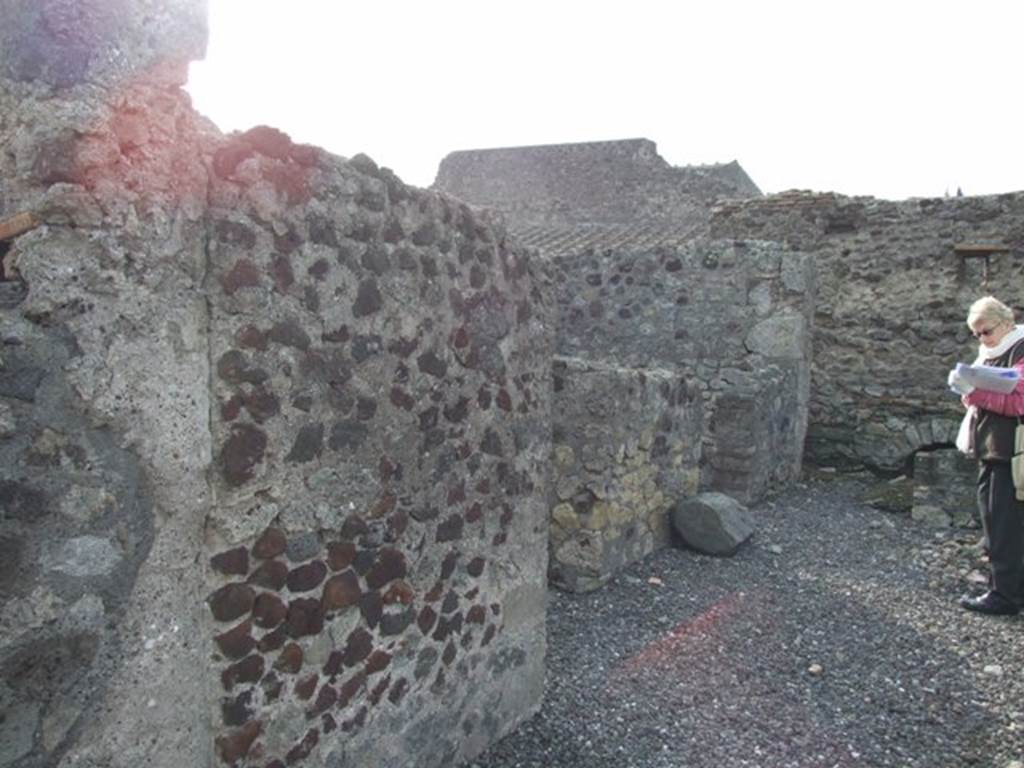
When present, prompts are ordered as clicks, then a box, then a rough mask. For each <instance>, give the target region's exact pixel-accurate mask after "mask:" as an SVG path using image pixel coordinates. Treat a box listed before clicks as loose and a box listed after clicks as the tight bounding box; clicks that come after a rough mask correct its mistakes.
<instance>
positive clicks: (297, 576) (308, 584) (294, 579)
mask: <svg viewBox="0 0 1024 768" xmlns="http://www.w3.org/2000/svg"><path fill="white" fill-rule="evenodd" d="M326 576H327V566H326V565H324V564H323V563H322V562H320V561H319V560H316V561H314V562H312V563H307V564H306V565H300V566H299V567H298V568H295V569H293V570H292V571H290V572H289V573H288V589H290V590H291V591H292V592H309V591H310V590H312V589H316V588H317V587H319V586H320V584H321V582H323V580H324V577H326Z"/></svg>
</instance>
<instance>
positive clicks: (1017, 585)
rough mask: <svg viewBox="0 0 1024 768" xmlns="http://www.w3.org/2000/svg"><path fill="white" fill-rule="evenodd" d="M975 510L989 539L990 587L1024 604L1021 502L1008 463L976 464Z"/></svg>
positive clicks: (983, 462)
mask: <svg viewBox="0 0 1024 768" xmlns="http://www.w3.org/2000/svg"><path fill="white" fill-rule="evenodd" d="M978 510H979V511H980V512H981V524H982V526H983V527H984V529H985V538H986V539H987V540H988V555H989V560H990V562H991V564H992V588H993V589H994V590H995V591H996V592H998V593H999V594H1001V595H1002V596H1003V597H1006V598H1009V599H1010V600H1013V601H1014V602H1016V603H1017V605H1021V604H1024V502H1022V501H1017V496H1016V491H1015V489H1014V487H1013V476H1012V475H1011V474H1010V464H1009V462H1001V461H980V462H978Z"/></svg>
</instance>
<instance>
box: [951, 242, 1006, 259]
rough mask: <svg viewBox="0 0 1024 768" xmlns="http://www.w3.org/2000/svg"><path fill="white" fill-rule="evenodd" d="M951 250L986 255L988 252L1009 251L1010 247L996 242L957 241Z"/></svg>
mask: <svg viewBox="0 0 1024 768" xmlns="http://www.w3.org/2000/svg"><path fill="white" fill-rule="evenodd" d="M953 250H954V251H955V252H956V253H959V254H962V255H964V256H986V255H988V254H990V253H1009V252H1010V251H1011V250H1012V249H1011V248H1009V247H1008V246H1005V245H999V244H998V243H959V244H958V245H954V246H953Z"/></svg>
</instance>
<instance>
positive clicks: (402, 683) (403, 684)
mask: <svg viewBox="0 0 1024 768" xmlns="http://www.w3.org/2000/svg"><path fill="white" fill-rule="evenodd" d="M408 690H409V681H408V680H406V679H405V678H404V677H402V678H399V679H398V681H397V682H396V683H395V684H394V685H393V686H392V687H391V692H390V693H389V694H388V701H390V702H391V703H392V704H397V703H398V702H400V701H401V700H402V697H403V696H405V693H406V691H408Z"/></svg>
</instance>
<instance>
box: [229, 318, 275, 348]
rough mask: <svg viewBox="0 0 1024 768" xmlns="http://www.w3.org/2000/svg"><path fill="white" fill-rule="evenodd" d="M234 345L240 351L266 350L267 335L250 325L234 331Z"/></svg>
mask: <svg viewBox="0 0 1024 768" xmlns="http://www.w3.org/2000/svg"><path fill="white" fill-rule="evenodd" d="M235 343H236V344H238V346H240V347H241V348H242V349H258V350H261V351H263V350H266V348H267V334H265V333H264V332H263V331H261V330H260V329H259V328H257V327H256V326H255V325H252V324H251V323H250V324H248V325H243V326H242V327H241V328H239V329H238V330H237V331H235Z"/></svg>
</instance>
